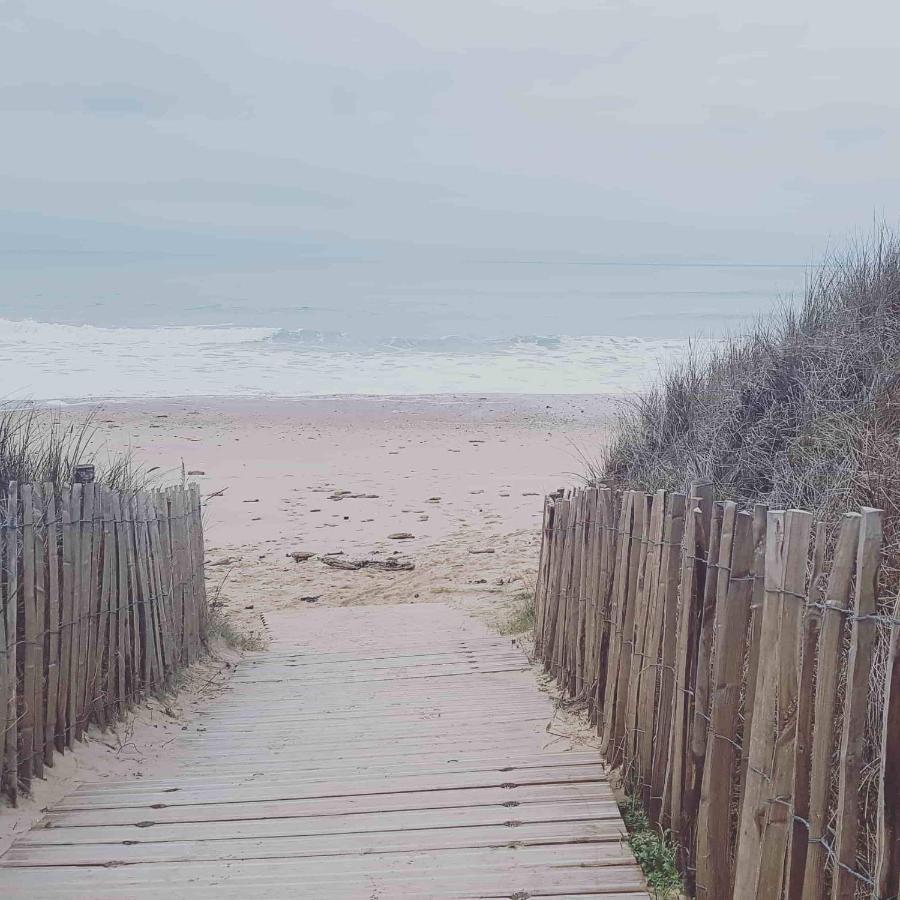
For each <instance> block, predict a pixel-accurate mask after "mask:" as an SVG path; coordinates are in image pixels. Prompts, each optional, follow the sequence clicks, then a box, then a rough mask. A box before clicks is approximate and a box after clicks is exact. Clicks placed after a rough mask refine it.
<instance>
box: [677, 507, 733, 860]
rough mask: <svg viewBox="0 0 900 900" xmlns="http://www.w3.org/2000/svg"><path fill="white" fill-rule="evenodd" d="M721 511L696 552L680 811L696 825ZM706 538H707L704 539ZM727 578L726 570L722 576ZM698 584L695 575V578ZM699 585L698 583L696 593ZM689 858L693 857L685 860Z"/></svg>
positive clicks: (716, 510)
mask: <svg viewBox="0 0 900 900" xmlns="http://www.w3.org/2000/svg"><path fill="white" fill-rule="evenodd" d="M729 510H731V512H730V513H729V520H728V521H729V523H732V522H733V521H734V511H733V506H732V507H729ZM724 514H725V508H724V507H723V505H722V504H721V503H715V504H713V507H712V510H711V513H710V518H709V532H704V533H703V538H702V540H701V547H700V548H698V549H700V550H705V553H704V554H703V555H702V556H701V557H700V559H699V560H698V561H699V562H700V564H701V572H702V579H703V580H702V594H701V596H702V598H703V599H702V605H701V607H700V617H699V623H698V627H697V645H696V647H697V649H696V656H695V662H694V666H693V684H692V693H691V705H692V710H691V715H690V718H689V720H688V725H689V727H690V731H689V736H688V747H687V749H686V751H685V775H684V786H683V789H682V790H683V796H682V801H681V811H682V816H683V817H684V819H685V820H686V821H687V822H689V823H696V821H697V809H698V807H699V805H700V788H701V784H702V779H703V763H704V760H705V759H706V732H707V722H708V720H709V683H710V677H711V666H712V650H713V635H714V633H715V630H714V626H715V618H716V600H717V587H718V577H717V576H718V572H719V568H718V567H719V565H720V560H721V550H720V545H721V538H722V522H723V518H724ZM707 535H708V536H707ZM730 541H731V532H730V524H729V532H728V544H727V547H728V551H729V552H730V550H731V544H730ZM725 576H726V577H727V571H726V573H725ZM698 581H699V575H698ZM699 589H700V584H699V583H698V590H699ZM684 846H685V849H686V850H687V851H688V852H689V853H690V852H691V851H692V849H693V847H694V841H693V837H691V839H690V840H685V841H684ZM689 858H690V859H692V858H693V857H692V856H691V857H689Z"/></svg>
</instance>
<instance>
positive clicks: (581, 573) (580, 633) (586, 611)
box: [570, 488, 597, 698]
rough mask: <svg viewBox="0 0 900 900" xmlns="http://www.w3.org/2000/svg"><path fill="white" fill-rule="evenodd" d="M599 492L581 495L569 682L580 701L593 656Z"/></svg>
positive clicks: (587, 492) (588, 490)
mask: <svg viewBox="0 0 900 900" xmlns="http://www.w3.org/2000/svg"><path fill="white" fill-rule="evenodd" d="M596 495H597V492H596V490H595V489H594V488H586V489H585V490H583V491H582V492H581V498H582V500H581V533H580V540H579V559H578V587H577V589H576V596H577V601H578V620H577V622H576V624H575V664H574V668H573V672H572V675H573V677H572V678H571V679H570V690H572V691H573V692H574V695H575V696H576V697H578V698H585V676H587V677H588V678H589V677H590V666H591V662H590V656H591V623H590V616H591V614H592V612H593V610H592V605H589V602H588V594H589V592H590V581H591V567H592V565H593V559H592V556H591V550H592V549H593V538H594V527H593V525H594V515H595V501H596Z"/></svg>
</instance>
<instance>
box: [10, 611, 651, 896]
mask: <svg viewBox="0 0 900 900" xmlns="http://www.w3.org/2000/svg"><path fill="white" fill-rule="evenodd" d="M309 615H310V617H315V618H318V619H319V620H320V621H319V622H318V623H314V626H313V632H311V633H315V634H317V635H320V638H318V639H317V640H318V641H319V642H321V643H324V644H326V645H331V647H330V652H328V651H327V650H326V648H325V647H322V648H321V650H320V648H318V647H317V646H315V645H313V646H310V643H309V642H308V641H304V643H303V646H302V647H298V648H296V652H291V653H287V652H284V651H285V649H286V648H285V645H284V644H281V645H280V647H279V646H278V644H277V639H276V646H275V647H274V648H273V650H272V651H270V652H269V653H267V654H265V655H264V656H255V658H248V659H246V660H244V661H242V662H241V663H240V664H239V672H238V674H239V675H242V676H244V677H241V678H238V679H237V680H235V681H234V682H233V684H232V685H231V689H230V690H229V691H228V692H227V693H225V694H223V695H222V696H221V697H219V698H218V699H217V700H215V701H214V705H213V708H212V709H211V710H210V714H211V715H213V714H214V716H215V722H216V724H215V725H214V726H212V727H210V733H209V735H207V734H206V733H205V732H201V731H199V730H197V729H194V728H191V729H190V730H189V731H188V732H185V733H182V734H180V736H179V738H178V741H179V743H180V744H181V746H180V749H179V750H178V752H177V754H175V757H174V758H175V760H177V762H176V766H177V769H176V771H174V772H172V773H171V774H167V775H166V776H165V777H161V778H157V779H153V780H152V781H148V782H144V781H143V780H141V779H123V780H121V781H118V782H115V781H108V780H103V781H101V782H99V783H96V784H92V785H84V786H82V787H81V788H79V789H78V790H76V791H75V792H74V793H72V794H71V795H70V796H69V797H67V798H66V799H64V800H63V801H62V802H60V803H59V804H57V805H56V807H55V808H54V809H52V810H51V811H50V813H49V815H48V821H47V824H48V825H49V826H51V827H48V828H46V829H43V828H41V829H36V830H35V831H33V832H32V833H31V834H30V835H29V836H28V837H26V838H25V839H23V840H20V841H19V842H18V843H17V845H16V846H15V847H14V848H13V849H12V850H11V851H10V853H9V854H7V856H6V857H5V858H4V859H3V860H2V862H0V871H2V873H3V874H2V875H0V881H2V882H3V884H4V887H6V886H7V885H11V886H12V890H13V891H14V892H20V893H23V894H25V895H31V894H35V886H36V885H38V886H39V887H38V888H37V895H41V896H48V895H49V896H53V895H54V894H55V893H57V892H58V893H60V894H62V895H66V894H68V895H70V896H88V895H90V896H109V895H119V896H134V895H135V893H137V894H140V893H141V892H142V891H143V889H142V888H141V884H143V885H145V886H152V887H153V890H155V891H156V892H157V893H158V891H159V886H160V885H161V884H163V885H165V888H166V890H167V891H169V892H171V893H172V894H173V896H180V895H182V894H193V893H196V892H197V891H201V892H202V891H203V890H205V889H206V888H210V889H212V888H213V886H214V883H217V884H216V885H215V889H216V890H218V891H220V892H221V890H222V886H221V877H222V872H223V871H225V869H223V865H222V864H223V862H224V863H225V864H226V867H227V873H228V891H231V892H234V891H233V888H234V886H233V885H232V882H231V873H232V872H233V871H234V869H235V867H237V868H238V869H239V870H241V871H242V872H243V874H244V876H246V878H247V879H249V880H248V881H247V882H246V883H247V884H254V883H255V884H256V887H251V889H250V890H251V892H253V893H259V894H260V896H266V895H269V894H272V893H275V894H278V895H282V894H284V895H285V896H287V895H295V894H296V893H297V891H298V890H299V891H300V892H301V893H303V894H304V895H306V894H308V895H309V896H332V895H335V894H340V895H341V896H344V895H346V896H354V897H355V896H361V897H362V896H367V895H368V894H371V891H372V885H373V884H375V885H378V886H379V891H382V890H383V892H384V893H385V896H434V897H437V896H442V897H447V898H449V897H460V896H481V897H485V898H486V900H487V898H491V897H495V898H499V897H501V896H504V895H505V896H513V895H515V896H538V895H543V896H554V895H555V896H573V897H577V896H579V895H582V894H589V895H596V893H597V891H600V892H601V893H603V894H604V896H610V897H616V896H623V897H630V898H633V900H637V898H638V897H640V896H642V895H643V896H646V893H643V894H642V891H643V878H642V876H641V874H640V872H639V870H638V868H637V866H636V864H635V862H634V859H633V856H632V854H631V851H630V850H629V848H628V847H627V845H626V844H625V843H624V842H623V841H622V840H621V833H622V829H623V825H622V822H621V819H620V818H619V814H618V810H617V807H616V805H615V799H614V795H613V791H612V789H611V786H610V784H609V781H608V776H607V773H606V770H605V769H604V767H603V766H602V765H601V764H600V757H599V754H597V753H596V751H593V752H589V751H584V752H575V753H571V752H569V753H566V752H560V750H558V749H555V748H553V747H549V748H548V746H547V741H546V722H547V720H548V717H549V716H551V715H552V714H553V703H552V701H551V700H550V699H549V698H548V697H546V696H543V695H540V694H539V693H538V692H537V691H536V690H535V689H534V686H533V685H532V684H529V682H528V679H524V678H523V677H522V674H521V672H522V671H523V670H526V669H527V665H528V663H527V660H526V658H525V657H524V655H523V654H521V653H520V652H519V651H516V650H511V649H510V646H509V644H508V641H506V640H505V639H503V638H500V637H498V636H495V635H490V634H488V633H487V631H486V630H485V629H484V628H483V626H480V625H477V624H476V623H474V622H473V621H472V620H471V619H469V618H468V617H466V616H465V615H464V614H462V613H461V612H458V611H454V610H451V609H449V608H448V607H445V606H442V605H439V604H428V607H427V608H424V607H417V606H416V605H410V606H408V607H406V608H404V609H398V608H392V607H380V608H377V609H376V608H371V609H366V610H362V611H360V610H358V609H354V610H347V609H322V610H311V611H310V612H309ZM463 638H465V639H466V640H465V642H463ZM473 638H475V639H477V640H476V641H475V642H474V643H473ZM471 647H477V648H478V649H477V655H478V657H479V658H480V657H481V656H482V655H483V656H484V657H485V658H486V661H485V665H484V666H483V667H482V668H483V671H479V670H478V669H475V670H473V671H469V673H468V674H466V675H464V676H462V678H463V679H464V682H465V683H464V684H461V683H459V681H458V680H457V679H445V678H438V679H435V678H428V677H426V678H404V677H403V673H404V672H406V671H408V670H409V669H410V668H411V667H413V668H420V669H421V670H422V671H423V672H426V673H427V672H430V671H433V670H434V668H435V667H436V666H443V665H448V664H449V665H451V666H452V665H453V664H454V663H455V664H457V665H459V666H460V667H461V666H462V665H463V664H464V665H465V667H466V668H469V669H470V670H471V668H472V667H471V661H472V656H473V652H474V651H473V650H471V649H469V648H471ZM291 649H294V648H291ZM507 654H518V656H519V661H518V664H517V665H516V666H515V667H513V668H511V669H510V670H509V674H503V673H499V674H498V673H496V672H493V671H492V665H491V663H490V658H491V657H499V656H501V655H507ZM417 660H418V661H417ZM298 661H302V667H303V669H304V670H305V671H304V672H302V673H300V677H296V678H295V677H294V676H295V675H296V674H297V673H296V671H295V669H296V667H297V664H298ZM391 661H393V662H395V663H396V664H395V665H393V666H387V667H386V668H385V669H383V671H386V672H389V673H390V672H393V673H394V674H395V675H396V677H385V678H383V679H382V680H367V679H363V680H360V681H357V680H355V679H356V676H357V674H359V673H360V672H363V671H364V670H365V669H368V670H369V671H376V670H381V669H379V667H381V666H384V664H385V663H386V662H391ZM315 673H319V674H320V675H321V676H322V677H321V678H320V677H313V678H309V677H305V676H307V675H310V674H315ZM347 674H349V675H350V676H351V677H345V676H346V675H347ZM498 697H502V698H503V699H502V701H501V705H500V707H498V706H497V703H498V700H497V698H498ZM323 708H327V709H329V710H332V711H335V710H337V711H340V715H341V718H342V721H341V720H337V719H335V720H330V719H329V721H328V722H327V723H326V724H325V725H324V726H323V725H322V720H323V718H328V717H327V716H326V717H323V716H322V715H321V714H320V713H317V714H314V718H313V720H310V718H309V716H310V711H311V710H320V709H323ZM391 709H392V710H400V711H401V712H405V713H406V714H405V715H397V716H393V715H391V714H390V713H388V714H385V710H391ZM473 709H474V710H475V711H476V715H475V718H474V723H473V724H466V720H465V716H466V712H467V711H469V712H470V713H471V711H472V710H473ZM498 709H499V710H500V713H499V714H498ZM535 711H536V713H537V714H534V713H535ZM426 712H427V716H426V715H424V713H426ZM410 713H414V714H410ZM316 719H318V722H316V721H315V720H316ZM332 728H334V732H333V733H332V732H331V729H332ZM213 733H216V734H218V735H219V736H220V738H221V739H213ZM273 735H275V736H277V738H278V740H276V741H273V737H272V736H273ZM281 749H285V750H288V751H290V764H289V765H284V764H282V765H277V766H276V765H272V766H271V767H270V766H269V765H268V763H269V761H270V760H273V761H274V760H277V759H281V760H282V761H284V760H285V757H282V756H281ZM398 750H406V751H407V752H405V753H398ZM426 756H427V760H426V759H425V757H426ZM223 769H225V770H227V771H224V772H223V771H222V770H223ZM150 826H152V827H150ZM423 860H425V861H427V865H426V866H425V868H424V869H422V868H421V867H422V862H423ZM115 862H119V863H126V865H115V864H114V863H115ZM254 863H258V864H259V866H260V867H259V868H258V869H256V870H255V872H256V874H255V875H254V874H253V872H252V871H251V870H250V869H247V868H246V867H247V866H249V865H251V864H254ZM185 866H190V867H192V874H191V875H190V876H188V875H187V874H186V870H185ZM284 866H288V867H289V870H288V869H284V868H283V867H284ZM242 867H243V868H242ZM125 870H127V873H126V871H125ZM273 871H278V872H279V873H280V874H279V875H278V876H277V878H278V879H281V880H280V881H277V882H273V881H272V880H271V873H272V872H273ZM416 872H417V873H418V874H415V873H416ZM136 873H139V875H140V877H138V878H135V877H133V876H134V875H135V874H136ZM285 873H286V874H285ZM411 874H413V875H415V880H410V877H409V876H410V875H411ZM123 875H125V877H124V879H123ZM88 876H89V877H88ZM257 876H259V878H260V879H262V880H261V881H258V880H257ZM31 877H35V878H38V879H39V880H37V881H29V880H28V879H29V878H31ZM241 877H243V876H241V875H238V879H239V880H240V879H241ZM397 879H400V880H397ZM273 884H275V887H274V888H273ZM346 885H351V888H350V889H349V890H347V888H346ZM360 885H362V886H363V887H364V888H365V890H362V891H360V890H359V889H358V888H359V886H360ZM298 886H299V887H298ZM236 890H237V891H238V892H239V893H244V892H245V891H244V888H243V887H238V888H237V889H236Z"/></svg>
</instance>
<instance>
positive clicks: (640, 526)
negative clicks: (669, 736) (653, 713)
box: [609, 491, 650, 767]
mask: <svg viewBox="0 0 900 900" xmlns="http://www.w3.org/2000/svg"><path fill="white" fill-rule="evenodd" d="M649 502H650V498H649V497H648V496H647V495H646V494H645V493H643V492H642V491H635V492H634V494H633V495H632V505H633V514H634V515H633V518H632V521H631V532H630V539H629V542H628V551H629V552H628V556H627V558H624V557H623V560H622V564H623V567H624V568H625V571H626V572H627V580H626V581H625V584H624V587H625V595H624V618H623V620H622V643H621V650H620V651H619V675H618V685H617V687H616V706H615V710H614V720H613V728H612V743H611V745H610V750H609V753H610V758H609V762H610V764H611V765H612V766H613V767H615V766H618V765H619V764H623V763H624V762H625V757H624V754H625V744H626V738H627V734H626V731H625V723H626V721H627V720H626V716H627V714H628V710H629V705H628V698H629V685H630V684H631V667H632V663H633V658H634V629H635V608H636V604H637V598H638V578H639V574H640V566H641V564H642V563H643V557H644V548H645V547H646V544H645V539H644V534H645V529H646V527H647V525H648V523H647V519H648V517H649V508H648V507H649Z"/></svg>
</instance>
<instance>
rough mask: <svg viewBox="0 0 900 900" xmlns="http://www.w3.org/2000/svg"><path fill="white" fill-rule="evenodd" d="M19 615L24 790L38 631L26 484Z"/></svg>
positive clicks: (29, 760)
mask: <svg viewBox="0 0 900 900" xmlns="http://www.w3.org/2000/svg"><path fill="white" fill-rule="evenodd" d="M21 493H22V613H23V615H24V619H25V621H24V628H23V632H22V636H23V638H24V644H23V645H22V649H23V651H24V652H23V654H22V655H23V657H24V665H23V670H22V698H21V704H20V705H21V707H22V711H21V722H20V728H19V781H20V782H21V784H22V785H24V787H25V788H26V790H27V789H28V787H29V786H30V784H31V773H32V769H33V762H34V696H35V676H36V672H35V656H36V654H37V642H38V629H37V605H36V603H35V595H34V582H35V571H34V505H33V502H32V496H33V495H32V488H31V485H30V484H23V485H22V491H21Z"/></svg>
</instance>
